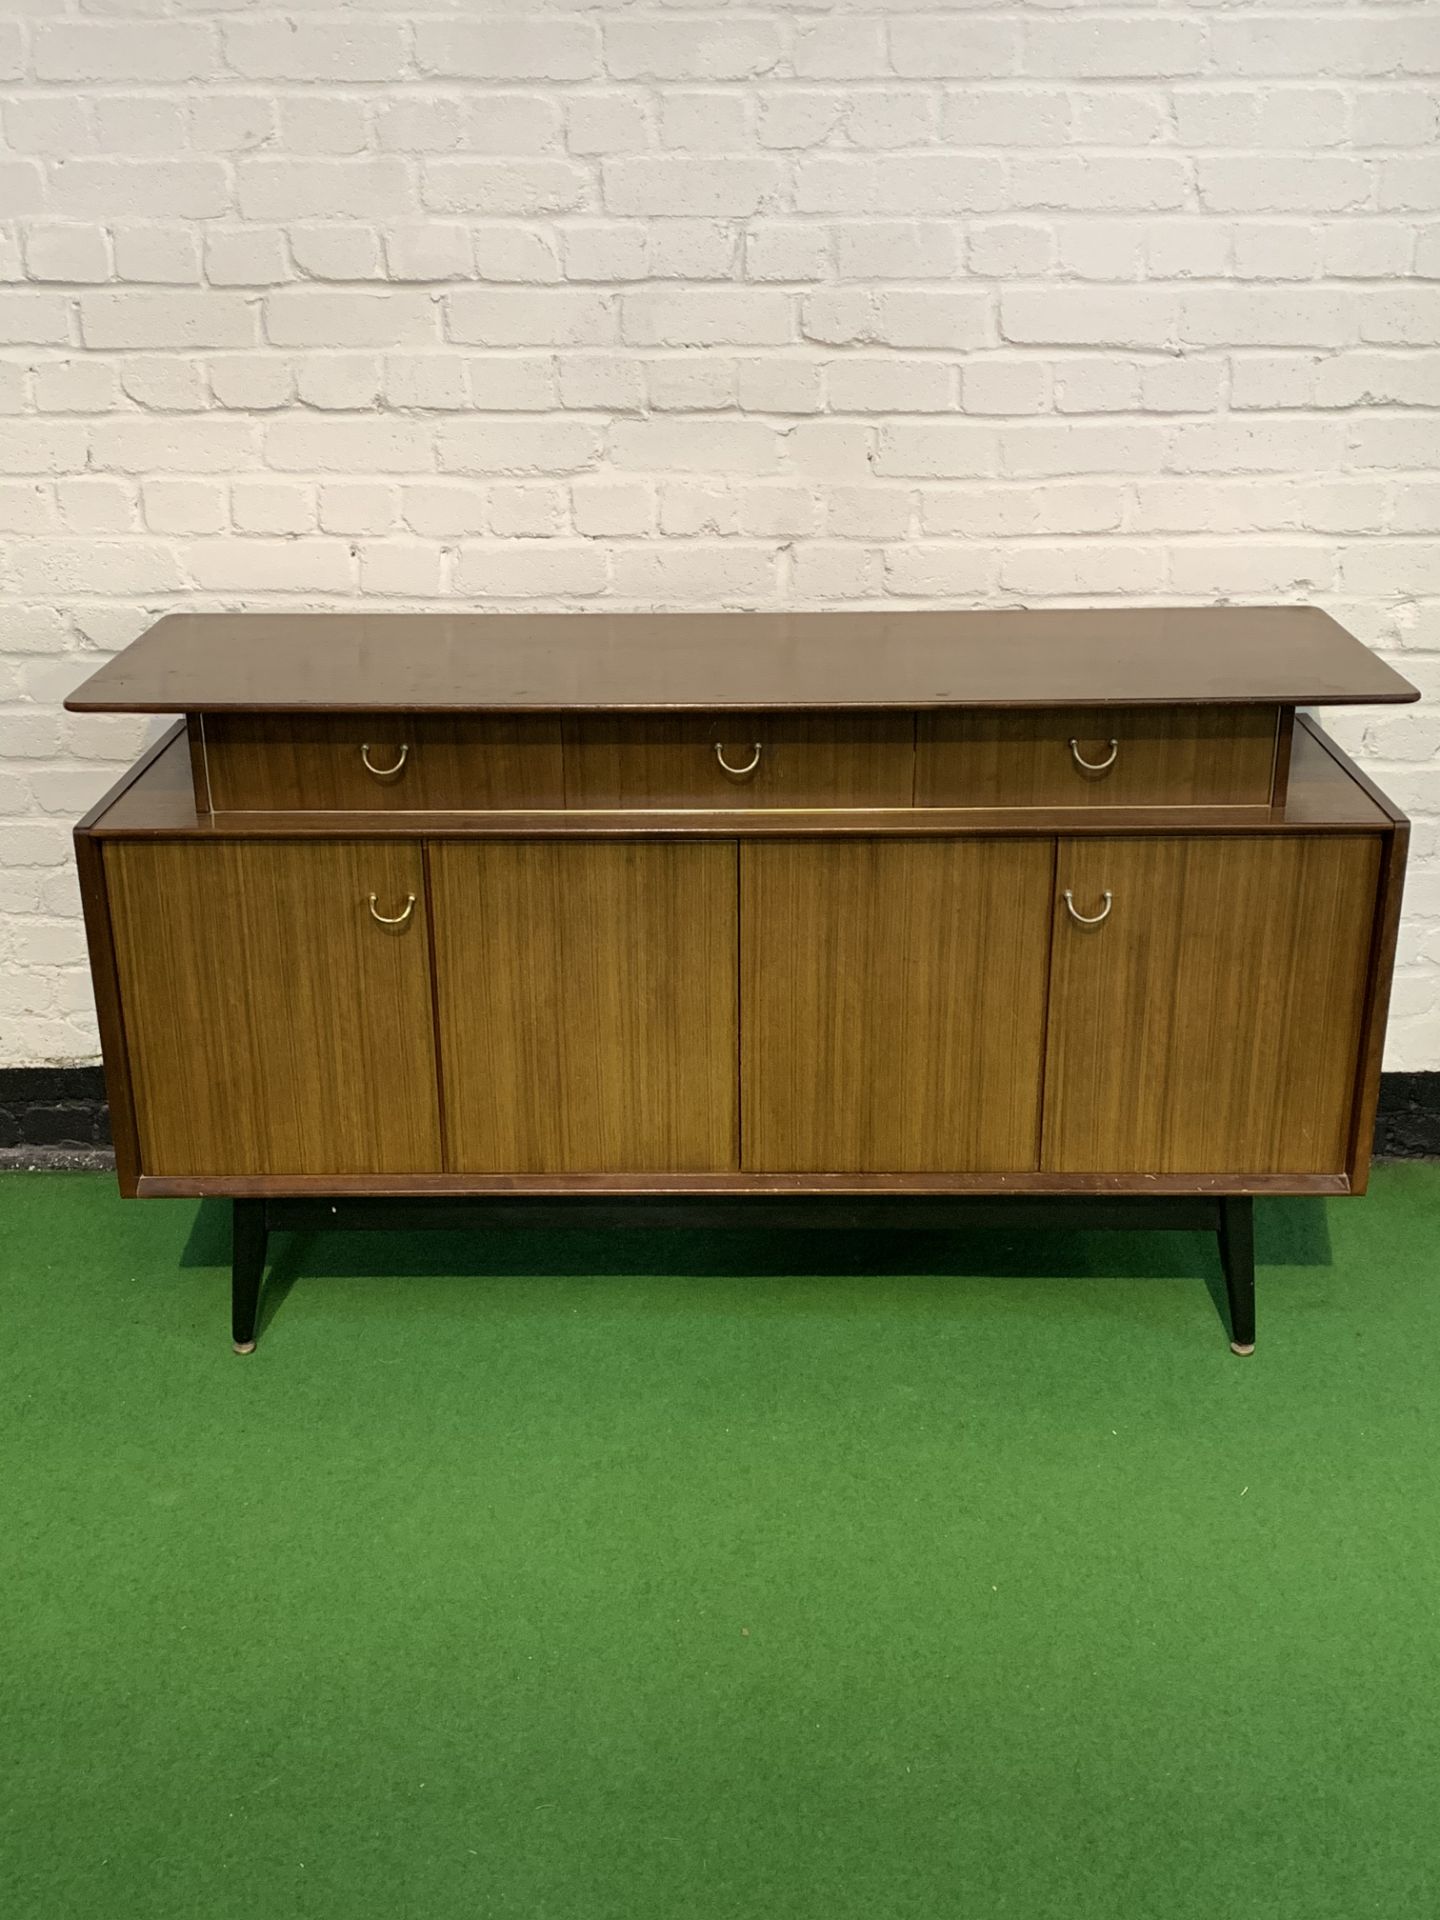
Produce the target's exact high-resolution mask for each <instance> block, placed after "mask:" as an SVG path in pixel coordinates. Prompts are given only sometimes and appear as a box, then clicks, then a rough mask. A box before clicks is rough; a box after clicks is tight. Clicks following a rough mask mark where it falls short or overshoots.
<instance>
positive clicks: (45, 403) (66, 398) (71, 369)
mask: <svg viewBox="0 0 1440 1920" xmlns="http://www.w3.org/2000/svg"><path fill="white" fill-rule="evenodd" d="M34 391H35V409H36V411H37V412H38V413H107V412H109V411H110V409H111V408H112V407H118V406H119V405H120V381H119V377H118V375H117V373H116V369H115V367H114V365H113V364H112V363H111V362H109V361H105V360H92V359H90V358H89V357H88V356H87V357H86V358H84V359H79V360H42V361H40V362H39V363H38V364H37V366H36V368H35V389H34Z"/></svg>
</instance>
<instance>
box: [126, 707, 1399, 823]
mask: <svg viewBox="0 0 1440 1920" xmlns="http://www.w3.org/2000/svg"><path fill="white" fill-rule="evenodd" d="M1393 818H1394V815H1393V811H1392V810H1387V808H1386V806H1385V805H1384V804H1382V803H1381V802H1380V801H1378V800H1376V799H1375V798H1373V797H1372V795H1371V793H1370V792H1369V790H1368V789H1367V785H1366V783H1365V782H1364V780H1363V776H1359V775H1357V774H1356V773H1354V772H1353V771H1350V770H1347V769H1346V768H1345V767H1344V766H1343V765H1342V764H1341V762H1340V761H1337V759H1336V757H1335V756H1334V755H1333V754H1332V753H1330V752H1329V751H1327V747H1326V744H1325V742H1324V736H1323V735H1321V734H1320V733H1319V732H1318V731H1317V730H1316V729H1315V728H1314V727H1313V726H1311V725H1310V724H1309V723H1307V722H1304V721H1302V722H1300V724H1299V725H1298V726H1297V727H1296V730H1295V746H1294V753H1293V756H1292V762H1291V774H1290V781H1289V785H1288V789H1287V792H1286V797H1285V801H1284V803H1283V805H1282V806H1280V807H1278V808H1275V809H1273V810H1272V809H1271V808H1269V807H1254V808H1239V807H1187V808H1182V809H1178V810H1175V811H1174V812H1166V813H1157V812H1156V810H1154V809H1152V808H1141V807H1124V808H1121V807H1117V808H1115V809H1114V810H1113V811H1106V812H1104V813H1098V812H1097V813H1093V814H1092V813H1090V812H1088V811H1086V810H1081V809H1077V808H1073V807H1069V808H1066V807H1053V808H1045V807H1036V808H1027V809H1023V810H1019V811H1017V810H1015V809H1007V808H1002V807H995V808H987V807H977V808H954V807H916V808H889V809H886V808H865V807H856V808H849V809H840V808H825V807H817V808H792V809H781V808H777V809H774V810H763V809H754V808H751V809H729V810H724V809H719V808H708V809H699V808H697V809H685V808H681V809H677V810H675V811H673V812H660V811H658V810H657V811H654V812H646V811H645V810H643V809H597V810H594V811H583V810H579V809H573V810H571V811H570V812H569V813H557V812H552V811H530V812H516V811H513V810H511V809H509V808H496V809H493V810H490V811H483V812H467V811H465V810H463V809H460V810H456V811H451V812H443V813H435V812H428V811H424V810H419V809H417V810H416V811H415V812H413V813H407V814H405V815H404V816H403V818H400V817H397V816H394V815H386V814H377V813H374V812H363V813H350V812H345V811H342V810H336V811H333V812H325V811H317V812H312V813H275V814H261V813H253V814H248V815H245V816H243V817H242V816H237V815H234V814H231V815H228V816H226V815H216V816H214V817H213V818H212V817H211V816H209V815H208V814H203V813H197V811H196V808H195V799H194V794H193V793H192V791H191V785H190V767H189V761H188V758H187V756H186V754H185V750H184V742H183V739H182V740H181V741H180V742H179V745H178V747H176V748H175V749H174V750H171V751H164V750H162V752H161V753H160V754H159V755H158V756H157V758H156V759H155V760H154V761H153V762H152V763H151V765H150V766H149V767H148V768H146V769H145V770H144V771H143V772H142V773H141V774H140V775H139V777H137V778H134V779H132V778H130V777H129V776H127V778H126V780H125V781H122V782H121V783H120V784H119V785H118V786H117V787H115V788H112V789H111V792H110V793H109V794H108V795H106V796H105V798H104V800H103V801H101V802H100V803H99V804H98V805H97V807H96V808H95V809H94V813H93V819H92V824H91V830H92V831H93V832H95V833H97V834H99V835H101V836H109V835H112V834H114V835H124V836H129V835H132V834H165V835H167V836H171V837H194V838H198V839H206V840H211V839H226V838H234V837H236V836H240V837H243V838H246V839H258V838H266V837H272V836H276V835H278V836H280V837H282V838H285V839H295V838H309V837H312V836H313V837H318V838H335V837H340V838H353V837H355V836H356V835H363V834H366V833H377V832H384V833H389V832H394V831H396V830H397V829H399V830H401V831H403V832H405V833H409V834H414V835H423V836H424V837H425V838H426V839H439V838H464V839H471V838H477V837H498V838H501V839H514V838H516V837H521V836H523V837H543V838H546V839H559V838H568V837H582V838H586V839H589V838H595V837H613V838H624V837H627V836H629V835H632V834H635V833H643V834H644V835H645V836H646V837H647V838H655V837H665V838H676V839H697V838H707V837H708V838H719V839H733V838H735V837H737V836H740V837H744V838H750V837H752V836H755V837H767V838H773V837H780V838H785V839H790V838H794V837H796V836H798V835H824V836H830V835H843V836H855V835H861V836H864V837H867V838H868V837H872V836H874V835H877V834H879V835H884V834H900V835H903V836H905V837H912V836H922V835H923V836H931V835H934V836H940V837H946V836H949V835H951V834H955V833H960V834H975V833H985V834H1005V835H1010V834H1017V835H1022V836H1035V835H1039V836H1044V837H1048V836H1050V835H1053V834H1056V833H1082V834H1083V833H1114V832H1117V831H1121V830H1124V831H1127V832H1129V831H1137V832H1138V831H1144V830H1147V829H1148V830H1150V831H1155V830H1157V829H1159V830H1162V831H1165V832H1173V831H1175V830H1176V829H1177V828H1180V827H1183V828H1185V829H1186V831H1194V832H1204V833H1235V832H1246V833H1253V832H1254V830H1255V828H1256V827H1257V826H1267V827H1269V826H1273V827H1288V828H1291V829H1293V830H1295V831H1300V832H1316V833H1330V832H1343V831H1348V830H1351V829H1353V828H1356V827H1375V828H1380V829H1383V828H1386V827H1389V826H1390V825H1391V824H1392V823H1393Z"/></svg>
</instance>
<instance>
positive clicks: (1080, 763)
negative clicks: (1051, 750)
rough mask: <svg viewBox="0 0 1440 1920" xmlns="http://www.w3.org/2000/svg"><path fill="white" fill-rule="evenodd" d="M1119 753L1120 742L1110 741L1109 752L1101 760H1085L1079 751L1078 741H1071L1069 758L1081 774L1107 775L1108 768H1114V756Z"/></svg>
mask: <svg viewBox="0 0 1440 1920" xmlns="http://www.w3.org/2000/svg"><path fill="white" fill-rule="evenodd" d="M1119 751H1120V742H1119V741H1118V740H1112V741H1111V742H1110V751H1109V753H1107V754H1106V756H1105V758H1104V759H1103V760H1087V759H1086V758H1085V756H1084V754H1083V753H1081V751H1080V742H1079V741H1078V740H1072V741H1071V742H1070V757H1071V759H1072V760H1073V761H1074V762H1075V764H1076V766H1077V767H1079V768H1080V770H1081V772H1082V773H1108V772H1109V770H1110V768H1111V767H1113V766H1114V764H1115V756H1116V754H1117V753H1119Z"/></svg>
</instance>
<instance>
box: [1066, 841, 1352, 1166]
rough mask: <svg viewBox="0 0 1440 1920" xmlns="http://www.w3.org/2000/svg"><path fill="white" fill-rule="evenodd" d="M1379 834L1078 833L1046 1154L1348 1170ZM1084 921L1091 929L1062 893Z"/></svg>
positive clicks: (1081, 1160)
mask: <svg viewBox="0 0 1440 1920" xmlns="http://www.w3.org/2000/svg"><path fill="white" fill-rule="evenodd" d="M1379 858H1380V843H1379V840H1378V838H1376V837H1375V836H1371V835H1363V836H1362V835H1354V836H1351V835H1328V834H1309V835H1300V834H1295V835H1269V836H1266V837H1264V838H1249V837H1246V836H1243V835H1236V836H1234V837H1226V838H1224V839H1218V838H1217V839H1208V840H1207V839H1186V838H1178V837H1177V838H1165V839H1144V840H1138V839H1137V840H1121V839H1093V840H1090V839H1086V840H1078V839H1077V840H1068V841H1067V840H1063V839H1062V840H1061V842H1060V852H1059V859H1058V862H1057V878H1056V902H1055V930H1054V948H1053V958H1052V965H1051V986H1050V1026H1049V1046H1048V1052H1047V1062H1046V1078H1045V1150H1044V1160H1043V1165H1044V1166H1045V1168H1046V1170H1047V1171H1050V1172H1056V1173H1081V1172H1084V1173H1091V1172H1094V1173H1132V1172H1133V1173H1247V1174H1248V1173H1339V1172H1342V1171H1343V1170H1344V1167H1345V1163H1346V1158H1347V1144H1348V1134H1349V1126H1350V1114H1351V1104H1352V1099H1353V1093H1354V1086H1355V1076H1356V1071H1357V1050H1358V1047H1359V1039H1360V1022H1361V1011H1362V1006H1363V1002H1364V998H1365V990H1366V980H1367V974H1368V969H1369V955H1370V943H1371V934H1372V930H1373V925H1374V917H1375V890H1376V882H1377V877H1378V873H1379ZM1067 888H1068V889H1069V890H1070V892H1071V895H1072V899H1073V903H1074V907H1075V910H1076V911H1078V912H1079V913H1081V914H1084V915H1086V916H1091V917H1095V916H1099V915H1100V914H1101V913H1102V912H1104V900H1105V895H1106V893H1109V895H1110V908H1109V912H1108V913H1107V914H1105V917H1104V919H1103V920H1102V921H1101V922H1100V924H1098V925H1095V926H1082V925H1079V924H1077V922H1076V921H1075V920H1074V918H1073V917H1072V914H1071V912H1070V910H1069V908H1068V907H1067V906H1066V904H1065V901H1064V897H1063V896H1064V891H1065V889H1067Z"/></svg>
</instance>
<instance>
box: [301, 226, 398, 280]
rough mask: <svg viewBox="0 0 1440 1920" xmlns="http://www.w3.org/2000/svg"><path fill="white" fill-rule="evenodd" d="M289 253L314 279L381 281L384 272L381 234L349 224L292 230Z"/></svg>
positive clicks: (304, 271)
mask: <svg viewBox="0 0 1440 1920" xmlns="http://www.w3.org/2000/svg"><path fill="white" fill-rule="evenodd" d="M289 237H290V254H291V258H292V259H293V260H294V262H295V265H296V268H297V269H298V270H299V272H300V273H302V274H304V275H308V277H309V278H310V279H312V280H378V279H379V278H380V277H381V276H382V274H383V272H384V263H383V260H382V257H381V249H380V235H379V233H378V232H377V231H376V229H375V228H374V227H362V226H357V225H354V224H352V223H350V222H344V223H336V224H335V225H330V224H322V225H317V226H313V227H310V226H301V227H291V228H290V235H289Z"/></svg>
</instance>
